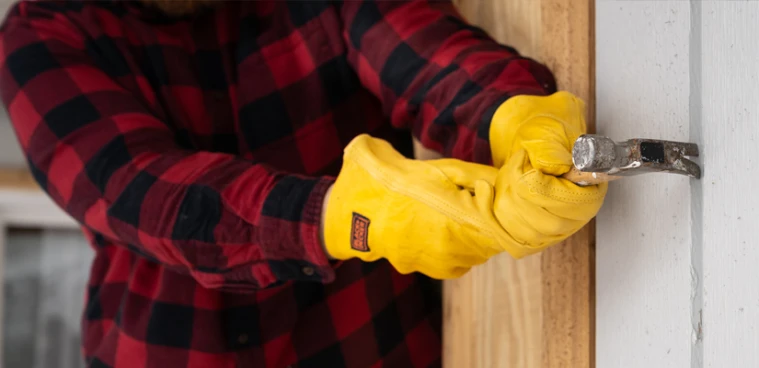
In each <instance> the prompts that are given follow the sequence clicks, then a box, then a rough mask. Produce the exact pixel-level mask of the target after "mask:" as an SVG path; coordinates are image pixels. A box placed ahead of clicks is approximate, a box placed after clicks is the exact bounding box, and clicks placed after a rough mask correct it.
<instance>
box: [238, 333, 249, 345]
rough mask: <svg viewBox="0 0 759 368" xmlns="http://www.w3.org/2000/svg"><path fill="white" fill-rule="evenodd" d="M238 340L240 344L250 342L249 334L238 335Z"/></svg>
mask: <svg viewBox="0 0 759 368" xmlns="http://www.w3.org/2000/svg"><path fill="white" fill-rule="evenodd" d="M237 342H238V343H240V344H245V343H247V342H248V334H240V336H237Z"/></svg>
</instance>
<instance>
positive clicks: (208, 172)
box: [0, 3, 334, 291]
mask: <svg viewBox="0 0 759 368" xmlns="http://www.w3.org/2000/svg"><path fill="white" fill-rule="evenodd" d="M23 6H24V8H25V9H27V11H25V12H14V13H13V14H11V15H10V20H9V21H8V22H6V27H5V28H4V29H3V31H2V32H0V43H2V44H3V45H4V46H5V47H4V48H3V49H2V50H0V57H2V58H3V59H4V60H14V62H13V63H4V64H2V65H0V91H2V98H3V103H4V105H5V106H6V108H7V111H8V112H9V116H10V120H11V122H12V124H13V127H14V130H15V132H16V134H17V136H18V138H19V142H21V147H22V149H23V150H24V152H25V154H26V157H27V158H28V162H29V165H30V166H31V169H32V170H33V171H34V172H35V178H36V179H37V181H38V182H39V184H40V186H41V187H42V188H43V189H44V190H46V191H47V193H49V194H50V197H51V198H52V199H53V200H54V201H55V202H56V203H57V204H58V206H60V207H61V208H62V209H64V210H65V211H66V212H67V213H68V214H69V215H71V217H73V218H75V219H76V220H77V221H79V222H80V223H81V224H83V225H84V226H86V227H87V228H88V229H89V230H92V231H94V232H97V233H98V234H99V235H101V236H103V237H104V238H107V239H109V240H110V241H111V242H113V243H114V244H116V245H123V246H125V247H126V245H127V244H128V245H129V247H128V249H130V250H133V251H134V253H135V254H136V255H139V256H142V255H147V256H149V257H151V258H152V259H153V260H155V261H157V262H160V263H161V264H163V265H166V266H169V267H170V268H171V269H172V270H179V271H180V272H184V273H186V274H189V275H192V276H193V277H194V278H195V279H196V280H197V281H198V283H199V284H201V285H202V286H204V287H206V288H214V289H224V290H228V291H250V290H255V289H260V288H265V287H269V286H271V285H274V284H277V283H281V282H286V281H291V280H298V281H313V282H330V281H331V280H332V279H333V278H334V273H333V272H332V270H331V268H330V265H329V262H328V260H327V258H326V257H325V256H324V253H323V252H322V250H321V244H319V239H318V238H319V235H318V232H319V213H320V210H321V206H322V198H323V196H324V193H325V192H326V190H327V188H328V187H329V185H330V183H331V182H330V179H328V178H327V177H304V176H302V175H292V174H291V173H287V172H281V171H277V170H275V169H274V168H272V167H270V166H267V165H263V164H256V163H251V162H250V161H249V160H246V159H243V158H240V157H238V156H236V155H232V154H226V153H221V152H210V151H203V150H188V149H186V148H185V147H180V146H179V145H178V144H177V142H176V132H175V131H173V130H172V129H171V128H170V124H166V123H165V122H163V121H162V120H161V119H160V118H159V117H158V116H155V115H154V114H153V113H152V111H151V110H150V109H148V108H147V107H146V106H145V105H144V104H143V103H142V102H141V100H140V98H139V97H138V96H136V95H135V94H134V92H133V91H131V90H128V89H126V88H123V87H122V86H121V85H119V84H118V83H117V82H115V81H114V80H112V78H111V77H110V76H109V75H108V73H106V72H105V71H104V70H103V69H102V68H101V66H100V65H99V64H98V63H97V62H96V61H95V59H94V58H93V55H92V54H91V52H93V50H90V49H87V48H86V46H85V44H84V43H82V42H81V40H82V39H86V37H85V36H84V35H82V34H80V32H81V30H79V29H77V28H75V27H72V26H71V25H70V24H69V23H67V22H60V21H56V19H57V18H58V17H56V16H55V14H54V13H53V12H52V11H51V10H49V9H48V8H47V7H44V6H41V5H37V4H35V3H25V4H24V5H23ZM30 14H33V15H30ZM94 52H96V51H94ZM39 65H45V66H47V67H46V70H45V71H44V73H40V72H39V70H38V67H39ZM66 81H69V82H66ZM61 83H64V84H63V85H62V87H61V88H55V89H48V90H45V91H43V92H40V90H39V89H38V88H36V87H33V86H34V85H36V86H40V85H54V84H61ZM11 107H12V108H11ZM64 112H65V113H64ZM51 147H65V148H66V149H51ZM285 198H286V200H285ZM304 268H307V269H310V270H312V271H313V272H302V270H303V269H304Z"/></svg>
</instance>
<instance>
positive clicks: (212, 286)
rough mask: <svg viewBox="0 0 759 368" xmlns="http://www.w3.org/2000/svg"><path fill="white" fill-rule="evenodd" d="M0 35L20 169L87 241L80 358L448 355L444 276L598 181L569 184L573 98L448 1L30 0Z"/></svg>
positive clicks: (555, 214)
mask: <svg viewBox="0 0 759 368" xmlns="http://www.w3.org/2000/svg"><path fill="white" fill-rule="evenodd" d="M1 31H2V38H1V40H2V44H1V45H2V52H1V53H0V54H2V57H3V59H2V65H1V69H0V72H1V74H0V87H1V89H2V97H3V101H4V103H5V106H6V108H7V111H8V113H9V116H10V119H11V120H12V122H13V126H14V128H15V131H16V133H17V136H18V140H19V142H20V144H21V146H22V147H23V149H24V151H25V152H26V155H27V157H28V163H29V167H30V169H31V171H32V173H33V174H34V177H35V178H36V180H37V181H38V182H39V184H40V185H41V187H42V188H43V189H44V190H45V191H46V192H47V193H48V194H49V195H50V197H51V198H52V199H53V200H54V201H55V202H56V203H58V204H59V205H60V206H61V207H62V208H64V209H65V210H66V211H67V212H68V213H69V214H70V215H71V216H73V217H74V218H75V219H77V220H78V221H79V222H81V224H82V226H83V231H84V232H85V234H86V235H87V236H88V238H89V240H90V241H91V243H92V245H93V248H94V250H95V252H96V259H95V261H94V264H93V266H92V270H91V279H90V282H89V290H88V293H87V304H86V310H85V312H84V316H83V321H82V328H83V350H84V354H85V356H86V361H87V364H88V366H90V367H142V366H145V367H158V366H160V367H262V366H267V367H284V366H298V367H370V366H380V365H382V366H389V367H427V366H438V365H439V364H440V362H441V344H440V327H441V326H440V324H441V320H440V317H441V316H440V310H441V306H440V299H439V295H438V294H436V292H435V290H436V289H435V287H436V285H435V282H436V280H438V279H446V278H453V277H458V276H460V275H462V274H464V273H466V272H467V271H468V270H469V269H470V268H471V267H472V266H475V265H477V264H481V263H483V262H485V261H486V260H487V259H489V258H490V257H492V256H493V255H495V254H498V253H501V252H503V251H507V252H508V253H509V254H510V255H512V256H514V257H517V258H519V257H523V256H526V255H528V254H532V253H536V252H539V251H540V250H542V249H545V248H546V247H548V246H551V245H553V244H556V243H558V242H560V241H561V240H563V239H565V238H566V237H568V236H570V235H571V234H572V233H573V232H575V231H577V230H578V229H579V228H581V227H582V226H583V225H584V224H586V223H587V222H588V221H589V220H590V219H591V218H592V217H593V216H594V215H595V214H596V212H597V210H598V209H599V207H600V206H601V203H602V201H603V198H604V195H605V191H606V187H605V186H604V185H601V186H593V187H584V188H581V187H577V186H575V185H573V184H572V183H569V182H567V181H565V180H563V179H560V178H559V176H560V174H562V173H563V172H566V171H567V170H568V169H569V165H570V164H571V159H570V157H569V148H570V147H571V142H572V140H573V139H574V138H576V137H577V136H578V135H579V134H582V133H583V132H584V130H585V123H584V120H583V108H584V106H583V103H582V101H580V100H578V99H577V98H575V97H574V96H572V95H571V94H569V93H566V92H559V93H554V92H556V86H555V83H554V80H553V78H552V76H551V74H550V72H549V71H548V70H547V69H546V68H545V67H544V66H542V65H540V64H538V63H537V62H535V61H533V60H530V59H527V58H525V57H522V56H520V55H518V54H517V52H516V51H515V50H513V49H511V48H509V47H505V46H502V45H498V44H497V43H495V42H494V41H493V40H492V39H491V38H490V37H488V35H486V34H485V33H484V32H482V31H481V30H479V29H477V28H475V27H472V26H470V25H468V24H467V23H466V22H465V21H464V20H462V18H461V17H460V16H459V15H458V14H457V13H456V11H455V8H454V7H453V6H452V5H451V4H450V3H447V2H428V1H421V0H417V1H344V2H342V1H293V2H284V1H256V2H217V1H189V0H185V1H174V0H163V1H162V0H159V1H143V2H130V1H102V2H75V1H62V2H22V3H19V4H17V5H16V6H14V7H13V9H12V10H11V11H10V13H9V15H8V16H7V19H6V20H5V23H4V25H3V27H2V30H1ZM409 132H410V133H412V134H413V136H415V137H417V138H418V139H419V140H420V141H421V142H422V143H423V144H424V145H425V146H426V147H428V148H431V149H433V150H435V151H437V152H439V153H441V154H443V155H444V156H446V157H448V158H445V159H440V160H431V161H415V160H411V159H408V157H409V156H410V155H411V149H410V147H411V145H410V142H411V141H410V139H411V136H412V134H410V133H409ZM404 156H405V157H404Z"/></svg>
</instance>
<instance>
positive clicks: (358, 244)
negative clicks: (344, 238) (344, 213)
mask: <svg viewBox="0 0 759 368" xmlns="http://www.w3.org/2000/svg"><path fill="white" fill-rule="evenodd" d="M368 241H369V219H368V218H366V217H364V216H361V215H359V214H357V213H355V212H354V213H353V223H352V225H351V248H353V249H355V250H357V251H359V252H368V251H369V244H368Z"/></svg>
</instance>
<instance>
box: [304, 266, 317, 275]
mask: <svg viewBox="0 0 759 368" xmlns="http://www.w3.org/2000/svg"><path fill="white" fill-rule="evenodd" d="M303 273H304V274H305V275H306V276H313V275H314V268H313V267H310V266H306V267H303Z"/></svg>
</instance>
